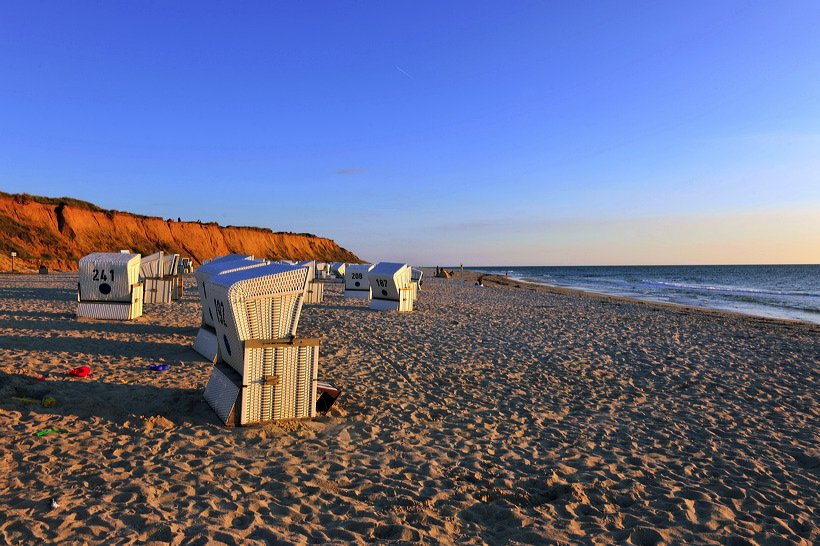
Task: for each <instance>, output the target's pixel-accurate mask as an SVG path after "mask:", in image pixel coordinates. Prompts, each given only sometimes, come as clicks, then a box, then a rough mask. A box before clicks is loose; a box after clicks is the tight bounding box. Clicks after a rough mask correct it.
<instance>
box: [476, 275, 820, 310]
mask: <svg viewBox="0 0 820 546" xmlns="http://www.w3.org/2000/svg"><path fill="white" fill-rule="evenodd" d="M465 269H470V270H472V271H476V272H483V273H492V274H501V275H503V274H505V273H508V274H509V276H510V277H511V278H514V279H517V280H520V281H522V282H532V283H539V284H546V285H550V286H560V287H564V288H574V289H576V290H583V291H585V292H594V293H598V294H607V295H612V296H625V297H629V298H635V299H639V300H647V301H656V302H663V303H673V304H678V305H688V306H693V307H704V308H707V309H719V310H723V311H733V312H736V313H744V314H747V315H755V316H761V317H771V318H782V319H792V320H802V321H806V322H813V323H817V324H820V265H703V266H689V265H687V266H596V267H592V266H583V267H549V266H545V267H516V266H506V267H482V266H471V267H466V266H465Z"/></svg>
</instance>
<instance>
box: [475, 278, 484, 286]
mask: <svg viewBox="0 0 820 546" xmlns="http://www.w3.org/2000/svg"><path fill="white" fill-rule="evenodd" d="M475 285H476V286H481V287H483V286H484V280H483V279H480V278H479V279H478V280H477V281H476V283H475Z"/></svg>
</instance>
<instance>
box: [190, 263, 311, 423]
mask: <svg viewBox="0 0 820 546" xmlns="http://www.w3.org/2000/svg"><path fill="white" fill-rule="evenodd" d="M307 278H308V269H307V268H305V267H298V266H290V265H283V264H270V265H266V266H262V267H258V268H253V269H246V270H238V271H232V272H228V273H223V274H220V275H215V276H213V277H211V278H210V279H208V280H207V282H206V283H205V285H206V290H207V292H208V294H209V297H211V298H213V301H214V308H215V309H216V335H217V338H218V345H219V351H218V353H219V357H218V363H217V365H216V366H215V367H214V369H213V371H212V373H211V378H210V380H209V382H208V387H207V388H206V389H205V399H206V400H207V401H208V403H209V404H210V405H211V407H212V408H213V409H214V411H215V412H216V413H217V415H219V417H220V419H222V421H223V422H224V423H225V424H226V425H247V424H253V423H259V422H264V421H271V420H280V419H295V418H308V417H314V416H315V415H316V400H317V385H316V382H317V377H318V358H319V340H318V339H303V338H297V337H296V328H297V326H298V323H299V315H300V313H301V309H302V301H303V298H304V294H305V285H306V283H307Z"/></svg>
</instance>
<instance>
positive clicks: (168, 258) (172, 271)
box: [162, 254, 179, 277]
mask: <svg viewBox="0 0 820 546" xmlns="http://www.w3.org/2000/svg"><path fill="white" fill-rule="evenodd" d="M178 273H179V254H166V255H164V256H163V257H162V275H163V277H164V276H168V275H176V274H178Z"/></svg>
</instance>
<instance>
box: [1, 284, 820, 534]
mask: <svg viewBox="0 0 820 546" xmlns="http://www.w3.org/2000/svg"><path fill="white" fill-rule="evenodd" d="M466 275H467V278H468V280H470V279H472V278H474V277H472V276H471V275H473V274H469V273H468V274H466ZM491 280H492V279H489V278H487V279H485V282H486V284H487V285H488V286H486V287H484V288H476V287H474V286H473V285H472V282H462V281H461V280H460V279H459V275H457V276H456V278H454V279H451V280H441V279H433V278H429V277H428V278H427V279H426V282H425V283H424V286H423V290H422V291H421V293H420V297H419V300H418V302H417V303H416V309H415V310H414V311H413V312H412V313H395V312H383V311H370V310H369V309H368V307H367V302H365V301H363V300H350V299H344V298H343V297H342V296H341V285H338V284H329V285H327V286H326V292H325V293H326V298H325V302H324V303H323V304H319V305H311V306H306V307H305V308H304V309H303V311H302V319H301V322H300V326H299V334H300V335H302V336H305V337H320V338H322V345H321V349H320V350H321V353H320V377H322V378H325V379H328V380H330V381H332V382H333V383H335V384H336V385H337V386H339V387H341V388H342V389H343V390H344V392H343V394H342V396H341V398H340V399H339V400H338V402H337V404H336V406H334V407H333V408H332V410H331V411H330V414H329V415H323V416H320V417H319V418H317V419H315V420H312V421H296V422H282V423H273V424H267V425H264V426H259V427H246V428H236V429H229V428H226V427H224V426H222V425H221V424H220V423H219V422H218V420H217V418H216V415H215V414H214V413H213V412H212V411H211V409H210V407H209V406H208V405H207V403H205V402H204V401H203V400H202V393H203V390H204V387H205V384H206V382H207V380H208V376H209V372H210V367H211V366H210V365H209V364H205V363H203V362H202V361H201V358H199V355H197V353H195V352H194V351H193V350H192V349H191V345H192V343H193V340H194V336H195V335H196V331H197V327H198V325H199V306H198V297H197V295H196V293H195V292H194V291H195V288H194V287H193V285H194V282H193V277H191V276H189V277H187V279H186V284H187V289H188V292H187V294H186V298H185V299H184V300H183V301H181V302H178V303H173V304H170V305H148V306H146V309H145V311H146V314H145V315H144V316H143V317H141V318H139V319H137V320H136V321H131V322H114V321H90V320H77V319H76V318H75V315H74V313H75V310H76V300H75V298H76V296H75V294H76V291H75V290H76V283H77V275H76V274H50V275H47V276H46V275H27V276H23V275H2V276H0V357H2V358H0V422H1V423H2V427H3V430H4V434H3V437H2V467H0V508H2V511H3V517H2V518H0V541H1V542H4V543H8V544H39V543H57V542H59V543H61V544H150V543H173V544H220V543H224V544H275V543H283V544H290V543H330V542H336V543H372V542H382V543H414V542H418V543H428V544H429V543H445V544H446V543H459V544H462V543H463V544H484V543H489V544H521V543H523V544H561V543H567V544H587V543H599V544H600V543H626V544H661V543H703V544H737V545H741V544H811V543H818V542H820V531H819V530H818V526H819V525H820V524H819V523H818V522H820V493H818V492H820V394H818V379H820V326H818V325H810V324H805V323H798V322H788V321H777V320H770V319H761V318H754V317H746V316H742V315H733V314H729V313H722V312H716V311H703V310H695V309H685V308H679V307H671V306H664V305H658V304H650V303H642V302H635V301H631V300H625V299H618V298H611V297H597V296H586V295H580V294H577V293H573V292H571V291H567V290H549V289H543V288H542V289H538V290H533V289H531V288H530V287H527V286H526V285H519V286H520V287H521V288H519V289H516V288H515V287H514V285H515V284H516V283H512V285H511V286H510V287H507V288H502V287H498V286H497V285H494V284H492V282H491ZM496 280H499V281H500V282H508V280H506V279H503V278H501V279H496ZM157 363H167V364H170V370H168V371H166V372H152V371H150V370H149V366H150V365H151V364H157ZM81 365H88V366H90V367H91V369H92V372H93V373H92V375H91V376H89V377H86V378H76V377H72V376H70V375H67V373H66V372H67V371H68V370H69V369H72V368H76V367H77V366H81ZM37 377H45V378H46V379H45V380H37V379H36V378H37ZM15 396H16V397H28V398H32V399H41V398H45V397H53V398H55V399H56V401H57V405H56V406H55V407H52V408H45V407H42V406H41V405H39V404H35V403H31V402H24V401H18V400H14V399H13V398H12V397H15ZM43 430H64V431H67V432H57V433H49V434H45V435H43V436H37V435H36V433H37V432H38V431H43ZM52 500H53V501H54V502H55V503H56V504H57V505H58V506H56V507H52Z"/></svg>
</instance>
